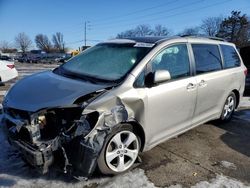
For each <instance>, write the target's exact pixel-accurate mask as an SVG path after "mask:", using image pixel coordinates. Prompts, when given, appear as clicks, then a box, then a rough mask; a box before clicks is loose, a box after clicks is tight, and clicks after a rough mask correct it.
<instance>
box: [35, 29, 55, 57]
mask: <svg viewBox="0 0 250 188" xmlns="http://www.w3.org/2000/svg"><path fill="white" fill-rule="evenodd" d="M35 42H36V46H37V48H38V49H40V50H43V51H45V52H47V53H48V52H50V51H51V50H52V45H51V42H50V40H49V38H48V37H47V35H43V34H38V35H36V37H35Z"/></svg>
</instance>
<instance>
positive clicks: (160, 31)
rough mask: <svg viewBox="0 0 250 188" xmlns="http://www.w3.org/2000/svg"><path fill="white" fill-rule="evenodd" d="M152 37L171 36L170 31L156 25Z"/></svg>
mask: <svg viewBox="0 0 250 188" xmlns="http://www.w3.org/2000/svg"><path fill="white" fill-rule="evenodd" d="M153 34H154V36H169V35H170V34H171V31H170V30H169V29H168V28H166V27H165V26H162V25H160V24H159V25H156V26H155V28H154V30H153Z"/></svg>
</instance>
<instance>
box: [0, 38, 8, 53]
mask: <svg viewBox="0 0 250 188" xmlns="http://www.w3.org/2000/svg"><path fill="white" fill-rule="evenodd" d="M7 49H10V44H9V42H7V41H5V40H4V41H1V42H0V50H1V51H5V50H7Z"/></svg>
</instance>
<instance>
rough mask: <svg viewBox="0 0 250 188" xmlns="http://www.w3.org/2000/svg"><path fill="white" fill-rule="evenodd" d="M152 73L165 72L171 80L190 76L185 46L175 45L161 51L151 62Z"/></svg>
mask: <svg viewBox="0 0 250 188" xmlns="http://www.w3.org/2000/svg"><path fill="white" fill-rule="evenodd" d="M151 65H152V71H153V72H155V71H156V70H167V71H169V73H170V75H171V79H175V78H181V77H186V76H189V75H190V65H189V56H188V50H187V45H186V44H177V45H173V46H170V47H168V48H166V49H164V50H163V51H161V52H160V53H159V54H158V55H157V56H156V57H155V58H154V59H153V60H152V62H151Z"/></svg>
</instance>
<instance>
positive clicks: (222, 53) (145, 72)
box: [2, 37, 247, 177]
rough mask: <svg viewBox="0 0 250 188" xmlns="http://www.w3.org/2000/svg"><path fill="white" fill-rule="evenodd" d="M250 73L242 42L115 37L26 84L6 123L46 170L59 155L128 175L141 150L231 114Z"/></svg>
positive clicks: (7, 103) (12, 137)
mask: <svg viewBox="0 0 250 188" xmlns="http://www.w3.org/2000/svg"><path fill="white" fill-rule="evenodd" d="M246 73H247V71H246V67H245V66H244V64H243V62H242V60H241V57H240V56H239V53H238V51H237V50H236V48H235V45H234V44H232V43H228V42H226V41H223V40H221V39H217V38H216V39H215V38H202V37H174V38H164V37H142V38H129V39H117V40H111V41H107V42H103V43H100V44H98V45H96V46H94V47H91V48H89V49H87V50H85V51H84V52H83V53H81V54H79V55H77V56H75V57H73V58H71V59H70V60H69V61H67V62H66V63H64V64H62V65H61V66H59V67H58V68H56V69H55V70H53V71H46V72H42V73H38V74H34V75H32V76H29V77H27V78H25V79H23V80H21V81H19V82H17V83H16V84H15V85H14V86H13V87H12V88H11V89H10V90H9V92H8V94H7V95H6V96H5V98H4V101H3V111H4V116H3V119H2V124H3V125H4V127H5V128H6V129H7V131H6V132H7V133H8V137H9V141H10V143H12V144H13V145H14V146H16V147H17V148H18V149H19V151H21V152H22V154H23V156H24V158H25V159H26V161H28V162H29V163H30V164H31V165H33V166H35V167H36V168H37V169H38V170H40V172H42V173H46V172H48V170H49V167H50V166H51V165H53V164H55V163H57V164H58V163H59V166H60V167H61V168H62V169H63V170H64V172H65V173H66V172H69V173H73V174H74V173H75V174H78V175H80V176H84V177H88V176H90V175H91V174H92V173H93V171H94V170H95V169H96V167H97V168H98V169H99V170H100V171H101V172H102V173H103V174H112V175H114V174H119V173H123V172H125V171H127V170H129V169H131V168H132V166H133V164H134V163H135V161H136V160H137V159H138V154H139V153H140V152H142V151H147V150H150V149H151V148H153V147H155V146H157V145H158V144H160V143H161V142H164V141H166V140H168V139H170V138H173V137H176V136H177V135H180V134H182V133H184V132H186V131H188V130H190V129H192V128H194V127H196V126H198V125H201V124H203V123H205V122H207V121H211V120H215V119H220V120H221V121H223V122H227V121H229V120H230V119H231V117H232V115H233V113H234V110H235V109H236V108H237V107H238V104H239V102H240V100H241V98H242V95H243V91H244V86H245V77H246ZM156 160H157V159H156Z"/></svg>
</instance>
